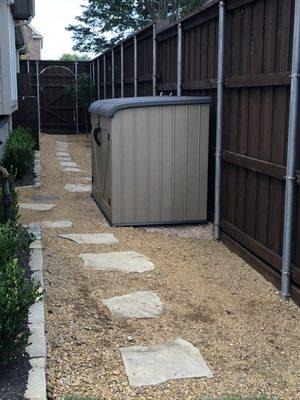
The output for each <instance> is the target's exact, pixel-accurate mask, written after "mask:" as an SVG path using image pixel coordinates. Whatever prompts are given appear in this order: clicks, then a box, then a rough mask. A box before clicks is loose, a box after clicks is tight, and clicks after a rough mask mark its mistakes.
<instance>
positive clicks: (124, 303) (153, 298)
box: [102, 292, 163, 318]
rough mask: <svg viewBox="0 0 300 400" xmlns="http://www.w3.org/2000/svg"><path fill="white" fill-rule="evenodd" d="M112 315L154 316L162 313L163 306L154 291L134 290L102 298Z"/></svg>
mask: <svg viewBox="0 0 300 400" xmlns="http://www.w3.org/2000/svg"><path fill="white" fill-rule="evenodd" d="M102 303H103V304H104V305H106V307H108V309H109V310H110V312H111V314H112V316H113V317H116V318H155V317H158V316H159V315H161V314H162V312H163V306H162V303H161V301H160V299H159V297H158V296H157V294H156V293H153V292H135V293H130V294H126V295H124V296H118V297H112V298H111V299H106V300H102Z"/></svg>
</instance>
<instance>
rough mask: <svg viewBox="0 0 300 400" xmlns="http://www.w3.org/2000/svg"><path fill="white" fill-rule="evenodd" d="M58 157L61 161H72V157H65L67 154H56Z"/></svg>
mask: <svg viewBox="0 0 300 400" xmlns="http://www.w3.org/2000/svg"><path fill="white" fill-rule="evenodd" d="M56 159H57V160H58V161H61V162H72V158H71V157H65V156H56Z"/></svg>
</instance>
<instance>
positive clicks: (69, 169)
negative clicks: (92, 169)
mask: <svg viewBox="0 0 300 400" xmlns="http://www.w3.org/2000/svg"><path fill="white" fill-rule="evenodd" d="M63 171H65V172H85V171H83V170H82V169H80V168H75V167H67V168H64V169H63Z"/></svg>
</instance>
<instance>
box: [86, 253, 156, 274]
mask: <svg viewBox="0 0 300 400" xmlns="http://www.w3.org/2000/svg"><path fill="white" fill-rule="evenodd" d="M79 257H81V258H82V259H83V260H84V262H85V266H86V267H87V268H92V269H97V270H99V271H114V272H124V273H125V274H129V273H131V272H139V273H142V272H146V271H152V270H153V269H154V264H153V263H152V262H151V261H150V260H149V259H148V258H147V257H145V256H143V255H142V254H139V253H136V252H135V251H119V252H110V253H99V254H80V256H79Z"/></svg>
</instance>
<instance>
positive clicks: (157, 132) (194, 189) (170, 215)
mask: <svg viewBox="0 0 300 400" xmlns="http://www.w3.org/2000/svg"><path fill="white" fill-rule="evenodd" d="M208 116H209V106H208V105H206V104H200V105H198V104H197V105H179V106H178V105H177V106H161V107H156V106H155V107H148V108H146V107H139V108H136V109H127V110H122V111H120V112H117V113H116V114H115V116H114V118H113V120H112V121H113V122H112V124H113V125H112V129H113V132H116V133H117V134H116V135H115V136H116V137H114V138H113V142H112V146H113V150H112V151H113V153H112V168H113V170H112V179H113V182H112V184H113V196H112V197H113V223H115V224H119V223H120V224H130V223H140V224H143V223H158V222H176V221H177V222H181V221H200V220H206V218H207V215H206V208H207V162H208Z"/></svg>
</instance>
